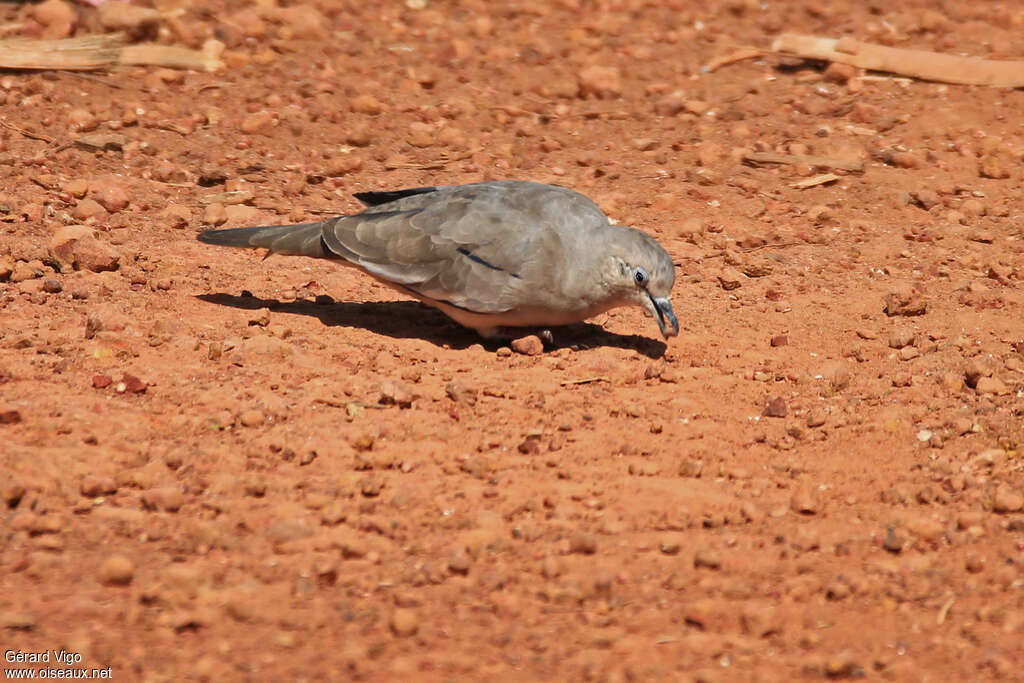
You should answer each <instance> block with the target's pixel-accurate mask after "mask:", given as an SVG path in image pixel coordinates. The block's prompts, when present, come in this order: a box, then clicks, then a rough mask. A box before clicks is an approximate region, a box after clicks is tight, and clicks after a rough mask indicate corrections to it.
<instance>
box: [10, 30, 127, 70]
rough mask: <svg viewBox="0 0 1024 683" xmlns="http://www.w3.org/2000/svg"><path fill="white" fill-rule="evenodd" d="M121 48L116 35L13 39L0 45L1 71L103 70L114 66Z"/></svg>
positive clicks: (121, 36) (121, 37) (118, 35)
mask: <svg viewBox="0 0 1024 683" xmlns="http://www.w3.org/2000/svg"><path fill="white" fill-rule="evenodd" d="M123 45H124V36H123V35H121V34H119V33H112V34H106V35H96V36H82V37H80V38H64V39H62V40H29V39H24V38H13V39H11V40H4V41H2V42H0V68H4V69H63V70H67V71H77V70H86V71H88V70H92V69H103V68H106V67H109V66H112V65H114V64H117V56H118V51H119V50H120V48H121V47H122V46H123Z"/></svg>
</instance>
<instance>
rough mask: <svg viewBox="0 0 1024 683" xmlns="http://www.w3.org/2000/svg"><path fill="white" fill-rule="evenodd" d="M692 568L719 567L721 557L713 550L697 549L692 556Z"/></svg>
mask: <svg viewBox="0 0 1024 683" xmlns="http://www.w3.org/2000/svg"><path fill="white" fill-rule="evenodd" d="M693 567H694V569H702V568H703V569H716V570H717V569H721V568H722V557H721V555H719V554H718V553H717V552H715V551H714V550H710V549H702V550H698V551H697V552H696V553H695V554H694V556H693Z"/></svg>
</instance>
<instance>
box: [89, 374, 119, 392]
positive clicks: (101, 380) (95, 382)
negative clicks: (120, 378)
mask: <svg viewBox="0 0 1024 683" xmlns="http://www.w3.org/2000/svg"><path fill="white" fill-rule="evenodd" d="M113 381H114V380H113V379H111V378H110V375H93V376H92V386H93V388H94V389H106V388H107V387H109V386H110V385H111V383H112V382H113Z"/></svg>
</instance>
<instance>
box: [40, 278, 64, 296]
mask: <svg viewBox="0 0 1024 683" xmlns="http://www.w3.org/2000/svg"><path fill="white" fill-rule="evenodd" d="M63 290H64V285H62V284H61V282H60V280H55V279H53V278H47V279H45V280H43V291H44V292H46V293H47V294H59V293H60V292H62V291H63Z"/></svg>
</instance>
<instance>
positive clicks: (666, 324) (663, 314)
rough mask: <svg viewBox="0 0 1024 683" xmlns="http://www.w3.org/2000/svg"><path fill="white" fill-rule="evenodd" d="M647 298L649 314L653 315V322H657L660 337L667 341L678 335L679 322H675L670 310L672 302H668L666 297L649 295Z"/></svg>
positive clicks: (673, 313)
mask: <svg viewBox="0 0 1024 683" xmlns="http://www.w3.org/2000/svg"><path fill="white" fill-rule="evenodd" d="M647 297H648V298H649V299H650V300H651V313H653V314H654V318H655V320H657V321H658V327H659V328H660V329H661V336H662V337H664V338H665V339H668V338H669V337H674V336H676V335H677V334H679V321H678V320H676V314H675V312H674V311H673V310H672V302H671V301H669V300H668V297H667V296H651V295H650V294H648V295H647Z"/></svg>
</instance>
